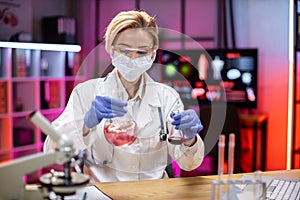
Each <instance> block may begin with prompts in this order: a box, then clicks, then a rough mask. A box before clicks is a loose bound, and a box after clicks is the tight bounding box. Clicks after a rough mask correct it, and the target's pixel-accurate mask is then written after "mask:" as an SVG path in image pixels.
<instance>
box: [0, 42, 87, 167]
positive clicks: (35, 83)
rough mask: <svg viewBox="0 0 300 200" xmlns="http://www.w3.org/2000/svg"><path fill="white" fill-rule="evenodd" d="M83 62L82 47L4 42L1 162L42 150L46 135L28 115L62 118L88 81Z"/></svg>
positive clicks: (1, 56) (0, 67)
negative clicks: (75, 90) (70, 100)
mask: <svg viewBox="0 0 300 200" xmlns="http://www.w3.org/2000/svg"><path fill="white" fill-rule="evenodd" d="M28 44H29V45H28ZM23 45H27V46H23ZM80 63H81V62H80V46H79V45H63V44H59V45H55V44H38V43H31V44H30V43H17V42H0V163H1V162H4V161H9V160H12V159H16V158H19V157H22V156H26V155H30V154H33V153H37V152H40V151H42V148H43V141H44V139H45V135H44V134H43V133H42V132H41V131H40V129H39V128H38V127H36V126H34V124H33V123H32V122H31V121H30V120H29V118H28V116H29V114H30V113H31V112H33V111H34V110H39V111H40V112H41V113H42V114H43V115H44V116H46V117H47V118H48V119H49V120H50V121H52V120H54V119H55V118H56V117H58V116H59V114H60V113H61V112H62V111H63V110H64V107H65V105H66V103H67V101H68V98H69V95H70V93H71V90H72V89H73V87H74V86H75V85H76V84H77V83H79V82H82V81H84V80H85V72H84V70H82V69H81V68H80Z"/></svg>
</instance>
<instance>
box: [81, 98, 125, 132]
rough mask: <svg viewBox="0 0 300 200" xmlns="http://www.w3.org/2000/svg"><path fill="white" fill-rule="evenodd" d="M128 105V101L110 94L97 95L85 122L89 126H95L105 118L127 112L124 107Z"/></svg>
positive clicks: (85, 117)
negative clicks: (112, 96)
mask: <svg viewBox="0 0 300 200" xmlns="http://www.w3.org/2000/svg"><path fill="white" fill-rule="evenodd" d="M126 106H127V102H124V101H121V100H118V99H114V98H111V97H109V96H96V97H95V99H94V100H93V102H92V106H91V108H90V110H89V111H88V112H87V113H86V114H85V116H84V124H85V125H86V126H87V127H88V128H93V127H95V126H96V125H97V124H99V123H100V122H101V120H102V119H103V118H114V117H120V116H123V115H124V114H125V113H126V112H127V111H126V110H125V108H124V107H126Z"/></svg>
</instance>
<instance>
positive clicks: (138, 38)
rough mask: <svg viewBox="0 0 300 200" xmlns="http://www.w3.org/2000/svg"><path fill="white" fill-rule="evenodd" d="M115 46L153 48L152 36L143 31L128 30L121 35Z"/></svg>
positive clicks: (136, 29)
mask: <svg viewBox="0 0 300 200" xmlns="http://www.w3.org/2000/svg"><path fill="white" fill-rule="evenodd" d="M114 43H115V45H120V44H122V45H125V46H128V47H151V46H153V38H152V36H151V35H150V34H149V33H148V32H147V31H146V30H143V29H140V28H135V29H127V30H125V31H123V32H121V33H119V35H118V37H117V38H116V40H115V42H114Z"/></svg>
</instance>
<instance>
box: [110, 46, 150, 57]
mask: <svg viewBox="0 0 300 200" xmlns="http://www.w3.org/2000/svg"><path fill="white" fill-rule="evenodd" d="M112 50H115V51H118V52H119V53H122V54H124V55H126V56H129V57H131V56H134V57H138V58H139V57H143V56H147V55H150V54H152V53H155V50H154V49H152V48H150V47H145V48H129V47H124V46H112Z"/></svg>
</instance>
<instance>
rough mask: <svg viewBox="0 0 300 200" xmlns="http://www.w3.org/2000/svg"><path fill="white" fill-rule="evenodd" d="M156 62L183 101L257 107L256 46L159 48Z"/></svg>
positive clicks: (163, 77) (164, 80)
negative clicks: (171, 49)
mask: <svg viewBox="0 0 300 200" xmlns="http://www.w3.org/2000/svg"><path fill="white" fill-rule="evenodd" d="M157 62H158V63H159V64H161V65H162V76H161V78H162V80H161V81H162V82H164V83H166V84H169V85H171V86H172V87H174V88H175V89H176V90H177V91H178V92H179V94H180V95H181V98H182V99H183V101H187V100H189V99H197V100H198V103H199V104H202V103H209V102H224V101H226V102H227V103H230V104H233V105H235V106H237V107H240V108H256V107H257V95H258V92H257V71H258V66H257V65H258V50H257V49H206V50H204V49H201V50H174V51H166V50H159V51H158V58H157Z"/></svg>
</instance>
